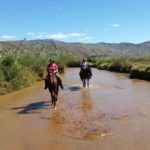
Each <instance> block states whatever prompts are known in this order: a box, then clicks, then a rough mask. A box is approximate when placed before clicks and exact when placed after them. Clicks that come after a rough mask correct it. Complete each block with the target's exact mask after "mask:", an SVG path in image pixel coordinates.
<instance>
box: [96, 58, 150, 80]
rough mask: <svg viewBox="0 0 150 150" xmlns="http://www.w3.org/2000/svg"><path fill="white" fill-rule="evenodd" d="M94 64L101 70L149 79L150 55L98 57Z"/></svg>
mask: <svg viewBox="0 0 150 150" xmlns="http://www.w3.org/2000/svg"><path fill="white" fill-rule="evenodd" d="M95 66H96V67H97V68H98V69H102V70H109V71H116V72H123V73H129V74H130V78H138V79H143V80H148V81H150V56H142V57H119V56H114V57H105V58H99V59H97V60H96V63H95Z"/></svg>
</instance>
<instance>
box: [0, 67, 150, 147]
mask: <svg viewBox="0 0 150 150" xmlns="http://www.w3.org/2000/svg"><path fill="white" fill-rule="evenodd" d="M78 71H79V68H73V69H71V68H68V69H67V70H66V73H65V74H64V75H63V76H62V78H63V83H64V86H65V89H64V90H60V91H59V100H58V103H57V109H53V107H52V106H51V102H50V96H49V93H48V91H45V90H43V87H44V85H43V82H39V83H37V84H35V85H34V86H33V87H30V88H27V89H24V90H21V91H19V92H15V93H13V94H9V95H6V96H0V150H50V149H53V150H93V149H94V150H100V149H101V150H141V149H142V150H149V149H150V82H146V81H142V80H130V79H128V76H127V75H126V74H120V73H111V72H107V71H99V70H97V69H93V78H92V79H91V80H90V88H89V89H88V88H85V89H84V88H82V84H81V82H80V79H79V76H78Z"/></svg>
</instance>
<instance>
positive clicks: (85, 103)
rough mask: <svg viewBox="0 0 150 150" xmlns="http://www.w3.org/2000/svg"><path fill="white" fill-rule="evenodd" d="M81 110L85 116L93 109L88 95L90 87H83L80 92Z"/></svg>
mask: <svg viewBox="0 0 150 150" xmlns="http://www.w3.org/2000/svg"><path fill="white" fill-rule="evenodd" d="M81 101H82V110H83V113H84V115H85V117H86V118H87V117H88V115H89V114H90V112H91V111H92V109H93V102H92V99H91V96H90V89H83V91H82V92H81Z"/></svg>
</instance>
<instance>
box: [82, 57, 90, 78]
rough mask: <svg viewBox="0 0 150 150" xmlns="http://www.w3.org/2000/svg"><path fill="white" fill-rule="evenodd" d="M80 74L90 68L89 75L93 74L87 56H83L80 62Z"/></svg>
mask: <svg viewBox="0 0 150 150" xmlns="http://www.w3.org/2000/svg"><path fill="white" fill-rule="evenodd" d="M80 69H81V70H80V75H81V73H82V72H83V71H85V70H88V72H89V76H90V77H91V76H92V71H91V68H90V67H89V65H88V62H87V58H85V57H83V59H82V62H81V63H80Z"/></svg>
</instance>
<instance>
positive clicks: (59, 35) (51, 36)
mask: <svg viewBox="0 0 150 150" xmlns="http://www.w3.org/2000/svg"><path fill="white" fill-rule="evenodd" d="M46 37H47V38H49V39H66V38H67V37H68V35H67V34H64V33H57V34H49V35H46Z"/></svg>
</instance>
